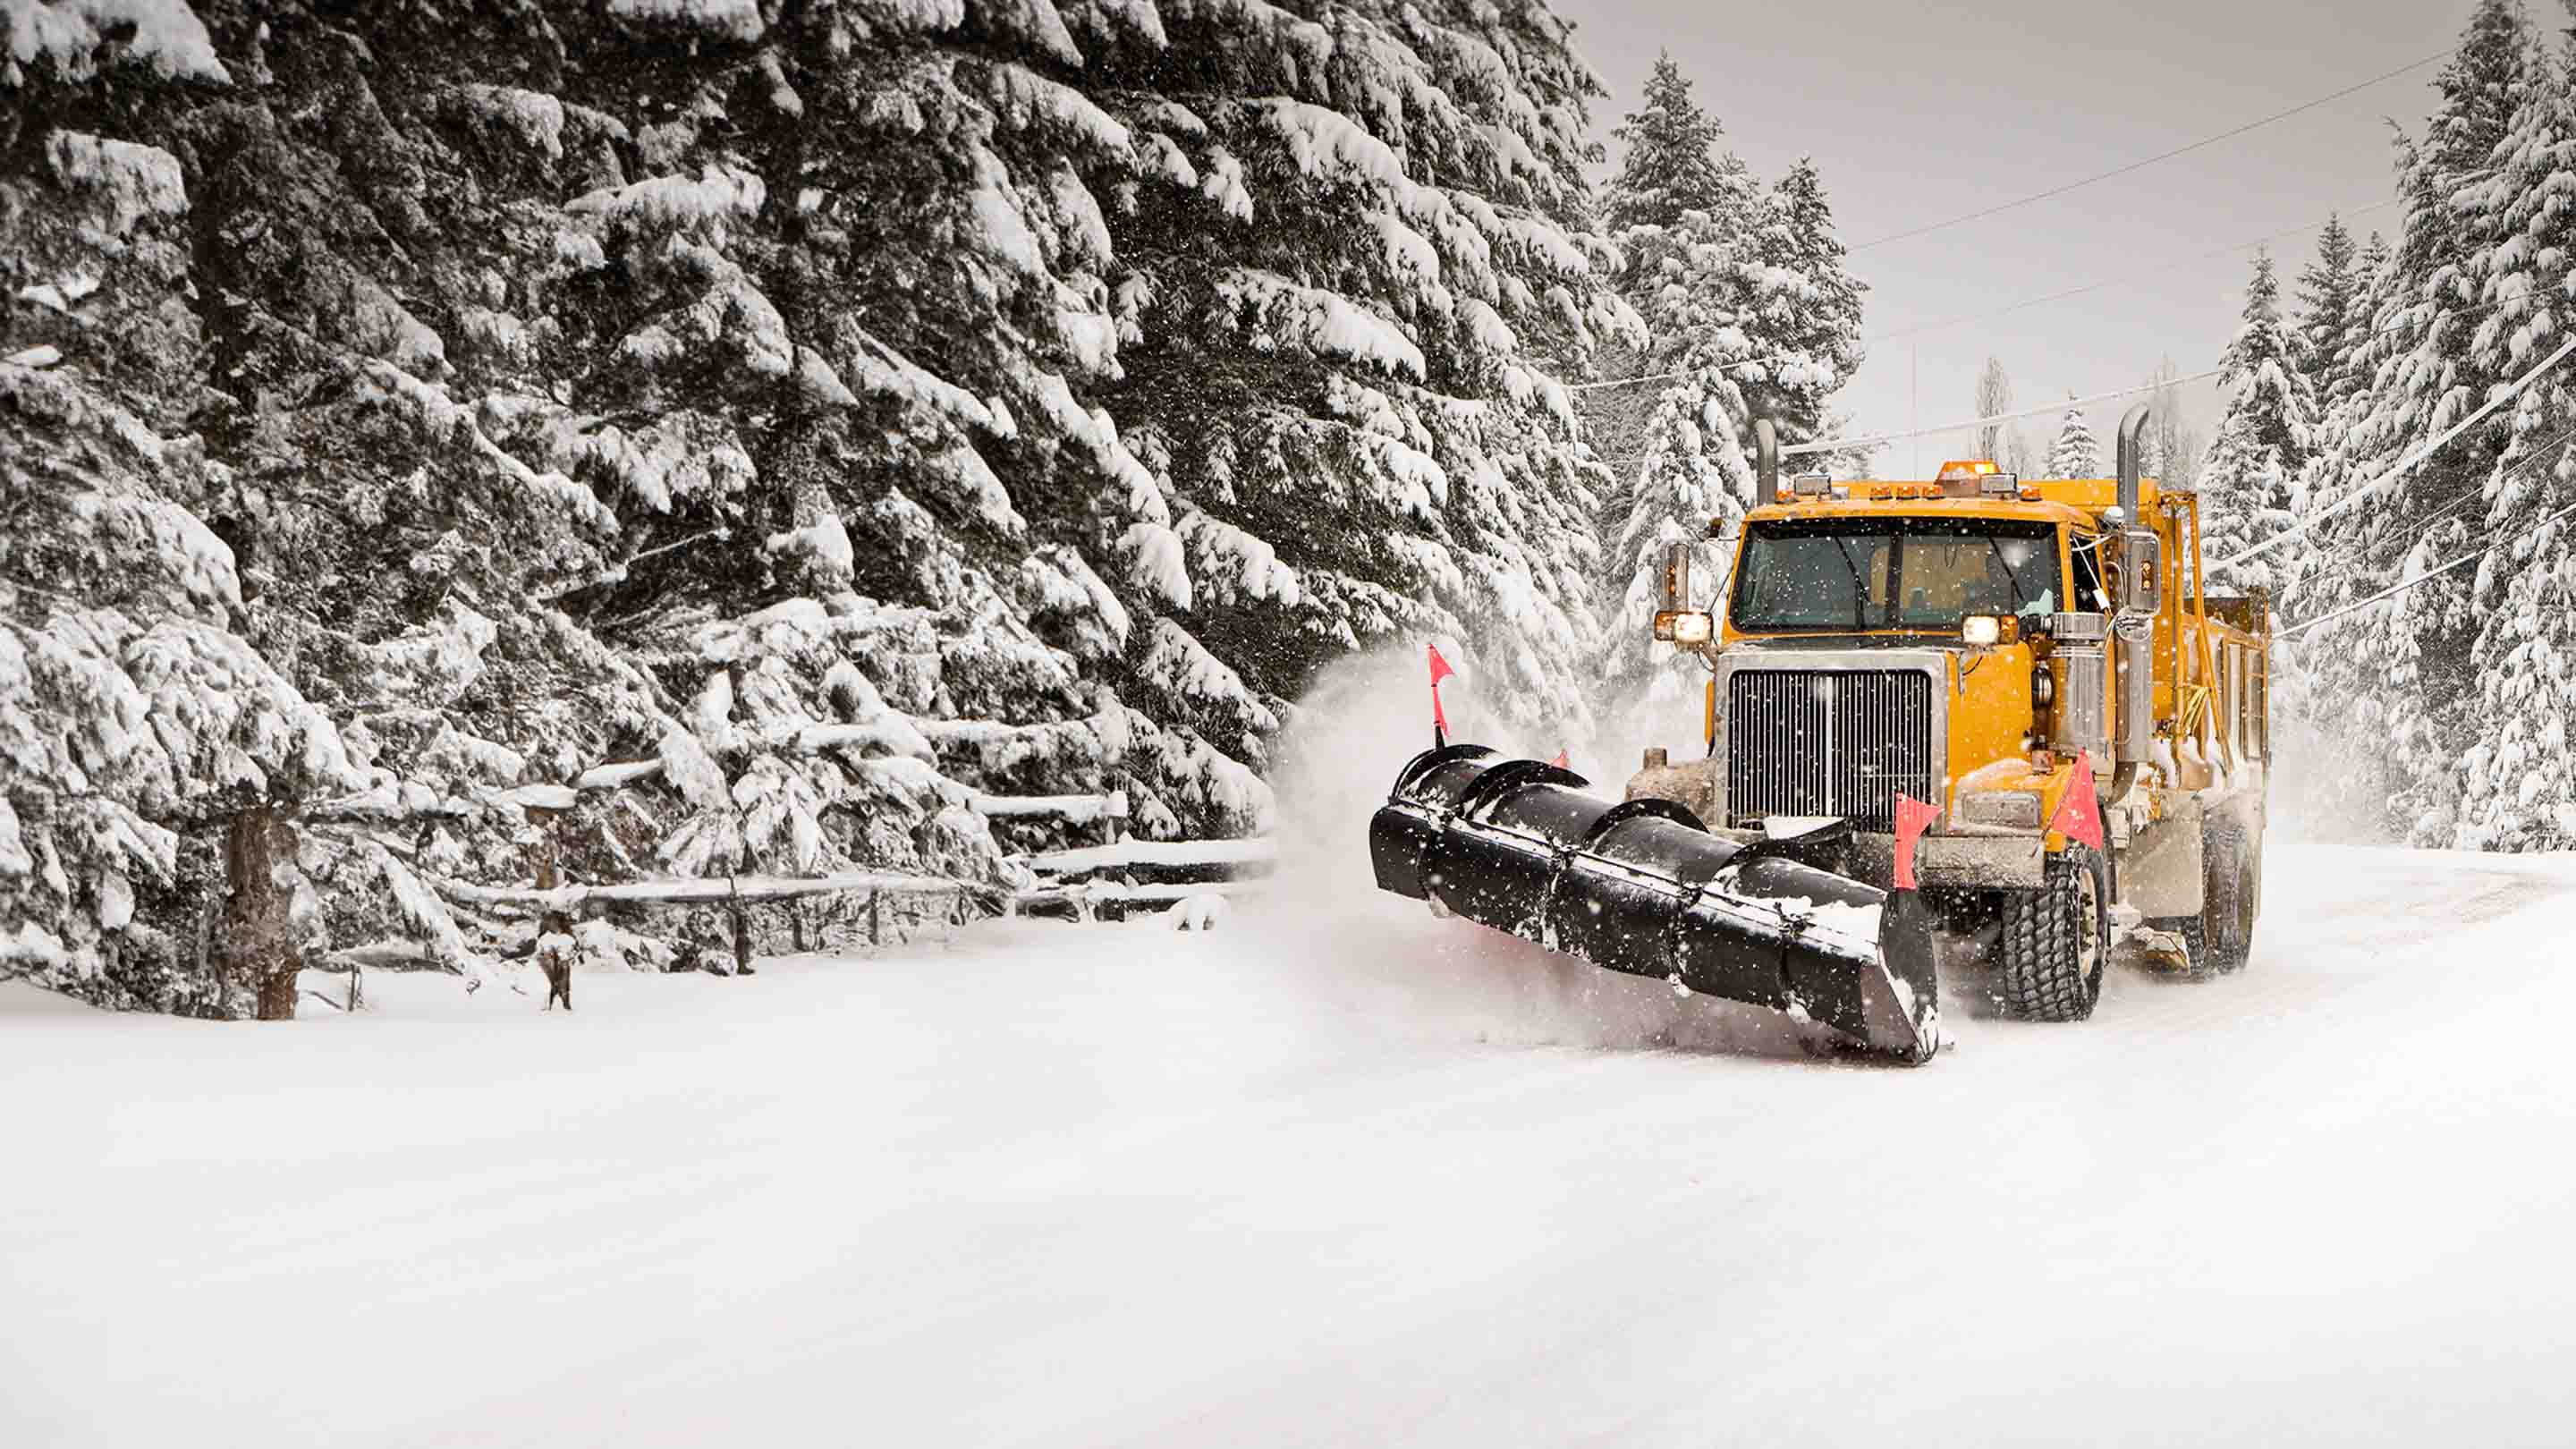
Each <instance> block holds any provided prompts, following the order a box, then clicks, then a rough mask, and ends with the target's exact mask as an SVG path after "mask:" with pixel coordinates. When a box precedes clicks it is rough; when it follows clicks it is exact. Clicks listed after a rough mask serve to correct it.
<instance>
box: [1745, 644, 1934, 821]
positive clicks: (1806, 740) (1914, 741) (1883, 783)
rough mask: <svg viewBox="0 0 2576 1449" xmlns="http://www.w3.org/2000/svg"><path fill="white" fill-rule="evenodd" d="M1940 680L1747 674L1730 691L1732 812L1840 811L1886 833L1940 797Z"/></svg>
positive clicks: (1907, 673) (1803, 672) (1882, 672)
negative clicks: (1903, 809)
mask: <svg viewBox="0 0 2576 1449" xmlns="http://www.w3.org/2000/svg"><path fill="white" fill-rule="evenodd" d="M1934 743H1935V742H1934V740H1933V738H1932V677H1931V676H1930V675H1928V674H1926V673H1924V672H1922V671H1921V670H1914V669H1871V670H1858V669H1855V670H1818V669H1743V670H1738V671H1736V673H1735V676H1734V678H1733V680H1732V682H1731V683H1730V684H1729V685H1728V687H1727V698H1726V814H1727V818H1728V819H1729V820H1730V821H1745V820H1752V819H1759V818H1760V817H1762V816H1766V815H1838V816H1842V817H1844V818H1846V819H1848V820H1850V821H1852V823H1854V824H1856V825H1860V826H1864V827H1869V828H1873V829H1878V830H1886V829H1889V828H1891V827H1892V826H1893V824H1894V822H1895V820H1896V797H1897V795H1898V794H1899V793H1900V792H1902V793H1904V794H1906V795H1910V796H1912V797H1913V798H1915V799H1917V800H1934V799H1938V798H1939V797H1938V796H1937V795H1935V794H1934V793H1933V792H1934V790H1935V789H1936V788H1937V782H1938V779H1939V775H1938V766H1937V757H1936V756H1935V755H1934V753H1933V745H1934Z"/></svg>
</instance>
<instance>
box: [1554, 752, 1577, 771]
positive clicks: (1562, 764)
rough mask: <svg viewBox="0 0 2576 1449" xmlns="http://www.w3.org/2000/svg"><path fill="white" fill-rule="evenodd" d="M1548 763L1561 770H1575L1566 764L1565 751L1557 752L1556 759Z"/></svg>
mask: <svg viewBox="0 0 2576 1449" xmlns="http://www.w3.org/2000/svg"><path fill="white" fill-rule="evenodd" d="M1548 763H1549V764H1551V765H1554V766H1556V767H1557V768H1558V769H1560V770H1570V769H1573V768H1574V767H1573V766H1572V765H1570V764H1568V763H1566V759H1565V751H1563V750H1559V751H1557V752H1556V758H1555V759H1553V760H1550V761H1548Z"/></svg>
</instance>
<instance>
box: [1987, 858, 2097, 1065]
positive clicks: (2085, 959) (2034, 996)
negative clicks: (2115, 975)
mask: <svg viewBox="0 0 2576 1449" xmlns="http://www.w3.org/2000/svg"><path fill="white" fill-rule="evenodd" d="M2003 917H2004V919H2003V943H2002V945H2003V949H2002V951H2001V952H2000V953H1998V954H1999V956H2000V960H1999V961H1998V962H1997V969H1996V972H1995V994H1996V998H1997V1000H1998V1001H1999V1002H2000V1003H2001V1004H2002V1006H2003V1009H2004V1011H2005V1012H2006V1013H2007V1014H2008V1015H2012V1016H2017V1017H2020V1018H2022V1019H2024V1020H2026V1021H2082V1020H2083V1019H2084V1018H2086V1017H2088V1016H2091V1015H2092V1014H2093V1003H2095V1002H2096V1001H2098V1000H2100V999H2101V996H2102V964H2103V963H2104V962H2105V961H2107V960H2109V959H2110V955H2111V890H2110V880H2109V876H2108V872H2107V871H2105V869H2104V868H2103V864H2102V856H2101V853H2100V852H2098V851H2095V850H2093V849H2091V848H2090V847H2088V846H2082V845H2069V846H2067V847H2066V849H2065V850H2063V851H2060V852H2059V853H2058V854H2056V855H2052V856H2050V857H2049V858H2048V867H2047V873H2046V874H2045V875H2044V876H2043V877H2042V880H2041V884H2040V888H2039V889H2038V890H2035V891H2014V892H2011V893H2010V894H2008V895H2006V896H2005V897H2004V911H2003Z"/></svg>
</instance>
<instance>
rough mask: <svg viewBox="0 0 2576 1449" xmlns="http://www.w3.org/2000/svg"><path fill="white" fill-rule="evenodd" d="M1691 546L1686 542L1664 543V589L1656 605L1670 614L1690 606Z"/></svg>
mask: <svg viewBox="0 0 2576 1449" xmlns="http://www.w3.org/2000/svg"><path fill="white" fill-rule="evenodd" d="M1690 563H1691V546H1690V545H1689V544H1686V543H1668V544H1665V545H1664V589H1663V597H1662V600H1661V601H1660V602H1659V603H1658V604H1657V605H1656V607H1657V608H1658V609H1660V610H1661V611H1662V612H1664V613H1667V614H1670V613H1677V612H1679V611H1680V610H1683V609H1687V608H1689V607H1690Z"/></svg>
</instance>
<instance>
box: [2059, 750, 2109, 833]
mask: <svg viewBox="0 0 2576 1449" xmlns="http://www.w3.org/2000/svg"><path fill="white" fill-rule="evenodd" d="M2048 828H2049V829H2050V830H2051V831H2053V832H2055V833H2057V834H2060V835H2063V836H2065V837H2066V838H2067V839H2069V840H2080V841H2083V842H2084V843H2085V844H2086V845H2089V846H2091V847H2093V848H2094V849H2095V850H2100V849H2101V848H2102V802H2101V801H2099V800H2097V799H2095V798H2094V797H2093V757H2092V756H2091V755H2089V754H2087V753H2085V752H2084V751H2081V750H2078V751H2076V753H2075V778H2074V779H2071V780H2069V781H2067V782H2066V795H2065V798H2063V799H2061V800H2059V801H2058V802H2057V813H2056V814H2054V815H2052V816H2050V817H2048Z"/></svg>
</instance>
